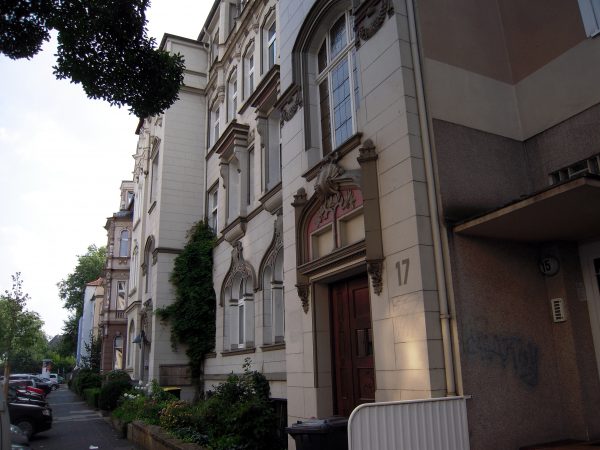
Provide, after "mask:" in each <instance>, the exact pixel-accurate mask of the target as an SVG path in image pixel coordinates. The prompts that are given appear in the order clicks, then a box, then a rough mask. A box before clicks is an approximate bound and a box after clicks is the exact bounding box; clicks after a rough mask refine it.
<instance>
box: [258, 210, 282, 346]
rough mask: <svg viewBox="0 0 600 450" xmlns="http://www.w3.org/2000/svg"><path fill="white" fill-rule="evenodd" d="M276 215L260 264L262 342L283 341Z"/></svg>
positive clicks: (279, 228) (279, 231)
mask: <svg viewBox="0 0 600 450" xmlns="http://www.w3.org/2000/svg"><path fill="white" fill-rule="evenodd" d="M281 217H282V216H281V215H279V216H277V219H276V221H275V227H274V228H275V229H274V233H273V240H272V242H271V245H270V246H269V248H268V249H267V252H266V253H265V256H264V258H263V260H262V262H261V265H260V281H261V286H260V287H262V292H263V326H264V330H263V331H264V333H263V338H264V344H267V345H268V344H278V343H282V342H284V336H285V304H284V297H283V239H282V232H283V227H282V219H281Z"/></svg>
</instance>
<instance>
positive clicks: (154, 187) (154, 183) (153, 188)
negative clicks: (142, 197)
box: [150, 153, 158, 206]
mask: <svg viewBox="0 0 600 450" xmlns="http://www.w3.org/2000/svg"><path fill="white" fill-rule="evenodd" d="M157 197H158V153H157V154H156V155H155V156H154V159H152V179H151V180H150V206H152V204H153V203H154V202H156V200H157Z"/></svg>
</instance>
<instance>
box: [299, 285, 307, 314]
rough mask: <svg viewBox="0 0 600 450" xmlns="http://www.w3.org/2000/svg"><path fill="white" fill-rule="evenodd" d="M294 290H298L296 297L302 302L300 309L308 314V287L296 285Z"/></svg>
mask: <svg viewBox="0 0 600 450" xmlns="http://www.w3.org/2000/svg"><path fill="white" fill-rule="evenodd" d="M296 289H297V290H298V296H299V297H300V301H301V302H302V309H303V310H304V313H305V314H308V308H309V304H310V299H309V292H310V286H309V285H308V284H305V283H301V284H297V285H296Z"/></svg>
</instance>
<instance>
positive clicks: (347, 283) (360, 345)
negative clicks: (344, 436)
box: [330, 275, 375, 417]
mask: <svg viewBox="0 0 600 450" xmlns="http://www.w3.org/2000/svg"><path fill="white" fill-rule="evenodd" d="M330 302H331V305H330V311H331V331H332V333H331V336H332V339H331V340H332V360H333V381H334V412H335V413H336V414H339V415H341V416H346V417H348V416H350V413H351V412H352V410H353V409H354V408H355V407H356V406H358V405H360V404H361V403H367V402H373V401H375V370H374V364H373V330H372V322H371V303H370V299H369V284H368V280H367V276H366V275H363V276H358V277H354V278H350V279H346V280H343V281H339V282H336V283H334V284H332V285H330Z"/></svg>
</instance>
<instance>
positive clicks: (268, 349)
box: [260, 342, 285, 352]
mask: <svg viewBox="0 0 600 450" xmlns="http://www.w3.org/2000/svg"><path fill="white" fill-rule="evenodd" d="M260 349H261V351H263V352H274V351H276V350H285V342H278V343H276V344H265V345H263V346H262V347H261V348H260Z"/></svg>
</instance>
